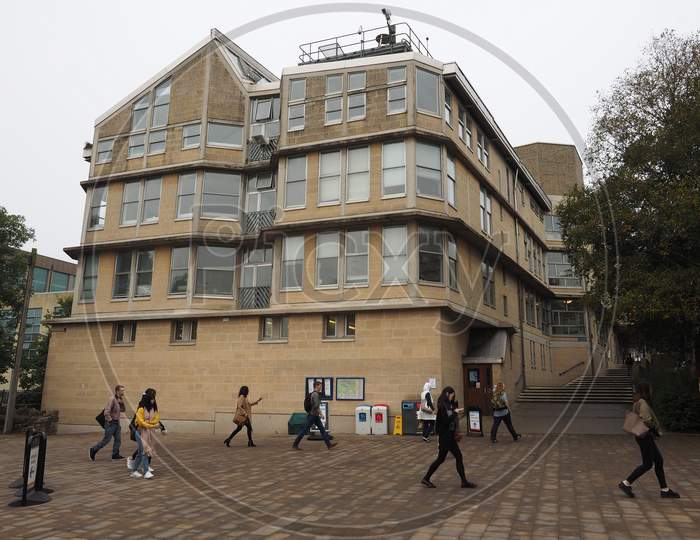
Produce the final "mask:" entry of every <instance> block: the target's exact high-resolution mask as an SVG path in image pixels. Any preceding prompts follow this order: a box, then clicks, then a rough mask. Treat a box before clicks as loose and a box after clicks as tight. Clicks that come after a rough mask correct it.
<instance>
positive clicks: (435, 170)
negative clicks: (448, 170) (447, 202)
mask: <svg viewBox="0 0 700 540" xmlns="http://www.w3.org/2000/svg"><path fill="white" fill-rule="evenodd" d="M416 191H417V192H418V194H419V195H428V196H430V197H442V172H441V171H440V147H439V146H437V145H434V144H425V143H421V142H418V143H416Z"/></svg>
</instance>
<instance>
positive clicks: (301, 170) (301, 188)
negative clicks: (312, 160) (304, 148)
mask: <svg viewBox="0 0 700 540" xmlns="http://www.w3.org/2000/svg"><path fill="white" fill-rule="evenodd" d="M286 189H287V192H286V197H285V206H286V207H287V208H294V207H301V206H305V205H306V156H305V155H304V156H297V157H290V158H287V182H286Z"/></svg>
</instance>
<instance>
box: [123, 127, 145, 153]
mask: <svg viewBox="0 0 700 540" xmlns="http://www.w3.org/2000/svg"><path fill="white" fill-rule="evenodd" d="M138 138H140V139H141V142H140V143H138V144H133V142H134V141H135V140H136V139H138ZM132 148H141V149H142V150H140V153H133V154H132ZM145 155H146V132H145V131H143V132H141V133H132V134H131V135H129V143H128V146H127V151H126V159H137V158H142V157H143V156H145Z"/></svg>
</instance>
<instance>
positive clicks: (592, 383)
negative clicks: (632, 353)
mask: <svg viewBox="0 0 700 540" xmlns="http://www.w3.org/2000/svg"><path fill="white" fill-rule="evenodd" d="M518 403H572V404H573V403H586V404H606V403H611V404H613V403H614V404H624V405H627V404H629V403H632V379H631V378H630V377H629V376H628V375H627V369H626V368H615V369H608V370H607V371H605V372H604V373H601V374H600V375H598V377H592V376H590V375H584V376H582V377H579V378H578V379H574V380H573V381H571V382H569V383H568V384H565V385H563V386H528V387H527V388H526V389H525V390H523V391H522V392H521V394H520V397H518Z"/></svg>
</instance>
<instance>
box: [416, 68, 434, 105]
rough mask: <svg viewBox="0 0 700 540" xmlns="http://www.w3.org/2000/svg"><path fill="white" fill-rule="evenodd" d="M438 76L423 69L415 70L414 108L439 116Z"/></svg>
mask: <svg viewBox="0 0 700 540" xmlns="http://www.w3.org/2000/svg"><path fill="white" fill-rule="evenodd" d="M438 106H439V105H438V76H437V75H436V74H435V73H431V72H430V71H425V70H424V69H417V70H416V108H417V109H418V110H419V111H423V112H429V113H432V114H437V115H439V109H438Z"/></svg>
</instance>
